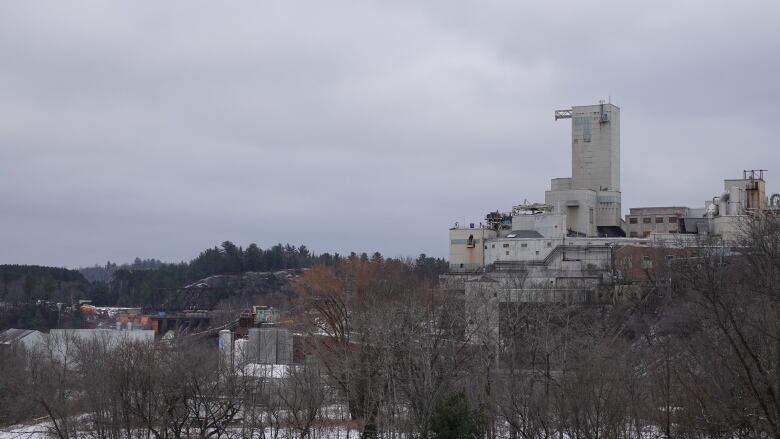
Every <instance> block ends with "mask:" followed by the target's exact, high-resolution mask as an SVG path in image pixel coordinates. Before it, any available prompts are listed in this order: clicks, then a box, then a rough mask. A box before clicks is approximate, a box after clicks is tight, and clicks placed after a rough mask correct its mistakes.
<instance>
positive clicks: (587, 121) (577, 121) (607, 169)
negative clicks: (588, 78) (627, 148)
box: [571, 104, 620, 191]
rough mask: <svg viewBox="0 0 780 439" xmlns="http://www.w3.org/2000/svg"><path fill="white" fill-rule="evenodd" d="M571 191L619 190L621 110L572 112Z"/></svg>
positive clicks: (593, 107)
mask: <svg viewBox="0 0 780 439" xmlns="http://www.w3.org/2000/svg"><path fill="white" fill-rule="evenodd" d="M571 180H572V181H571V185H572V189H590V190H594V191H619V190H620V108H618V107H617V106H615V105H612V104H599V105H585V106H580V107H572V109H571Z"/></svg>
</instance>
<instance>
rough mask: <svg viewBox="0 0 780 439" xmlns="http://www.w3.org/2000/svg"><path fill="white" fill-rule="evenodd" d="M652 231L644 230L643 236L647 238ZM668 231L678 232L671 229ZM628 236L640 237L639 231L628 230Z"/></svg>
mask: <svg viewBox="0 0 780 439" xmlns="http://www.w3.org/2000/svg"><path fill="white" fill-rule="evenodd" d="M651 233H652V231H651V230H645V231H644V232H642V238H647V237H648V236H650V234H651ZM668 233H677V230H669V232H668ZM628 237H629V238H639V233H637V232H628Z"/></svg>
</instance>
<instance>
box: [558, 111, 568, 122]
mask: <svg viewBox="0 0 780 439" xmlns="http://www.w3.org/2000/svg"><path fill="white" fill-rule="evenodd" d="M558 119H571V110H555V120H558Z"/></svg>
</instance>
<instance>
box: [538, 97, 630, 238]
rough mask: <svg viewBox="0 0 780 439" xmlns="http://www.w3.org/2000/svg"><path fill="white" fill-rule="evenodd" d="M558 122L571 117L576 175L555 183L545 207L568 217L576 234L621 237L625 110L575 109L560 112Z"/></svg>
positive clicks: (606, 106)
mask: <svg viewBox="0 0 780 439" xmlns="http://www.w3.org/2000/svg"><path fill="white" fill-rule="evenodd" d="M558 119H571V152H572V154H571V155H572V163H571V168H572V174H571V177H570V178H556V179H553V180H552V182H551V185H550V190H549V191H547V192H545V204H548V205H550V206H552V207H553V209H554V211H555V212H556V213H561V214H565V215H566V218H567V224H566V226H567V228H568V229H569V232H570V233H574V234H577V235H582V236H617V235H621V234H622V220H621V216H622V214H621V194H620V108H618V107H617V106H615V105H612V104H611V103H609V104H605V103H603V102H602V103H600V104H597V105H585V106H579V107H572V108H571V109H570V110H558V111H556V112H555V120H558Z"/></svg>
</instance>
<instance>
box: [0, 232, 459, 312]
mask: <svg viewBox="0 0 780 439" xmlns="http://www.w3.org/2000/svg"><path fill="white" fill-rule="evenodd" d="M355 258H357V259H361V260H365V261H368V260H384V259H385V257H384V256H383V255H382V254H381V253H379V252H374V253H372V254H371V255H369V254H368V253H360V254H358V253H355V252H351V253H350V254H349V255H341V254H339V253H338V252H336V253H329V252H325V253H322V254H314V253H312V252H311V251H310V250H309V249H308V248H307V247H306V246H305V245H299V246H294V245H291V244H289V243H288V244H284V245H283V244H276V245H273V246H271V247H269V248H267V249H262V248H260V247H259V246H258V245H257V244H255V243H252V244H250V245H249V246H247V247H246V248H243V247H242V246H237V245H236V244H234V243H233V242H231V241H224V242H223V243H222V244H220V245H219V246H214V247H212V248H208V249H205V250H203V251H201V252H200V253H199V254H198V255H197V256H196V257H194V258H193V259H191V260H190V261H188V262H174V263H170V262H162V261H160V260H159V259H154V258H151V259H141V258H136V259H135V260H134V261H133V262H132V263H125V264H117V263H114V262H110V261H109V262H107V263H106V264H105V265H104V266H99V265H95V266H93V267H83V268H80V269H78V270H72V269H67V268H61V267H45V266H38V265H0V283H1V285H0V301H3V302H9V303H15V304H34V303H36V302H37V301H49V302H63V303H71V302H73V301H74V300H77V299H88V300H92V302H93V304H94V305H96V306H142V307H145V306H151V305H152V304H153V303H155V300H153V299H154V296H155V294H157V292H158V290H160V289H175V288H181V287H183V286H186V285H188V284H190V283H193V282H195V281H198V280H201V279H204V278H207V277H209V276H213V275H219V274H240V273H246V272H274V271H280V270H286V269H301V268H309V267H311V266H313V265H326V266H328V265H334V264H338V263H339V261H342V260H346V259H355ZM388 260H392V258H388ZM399 260H401V261H403V262H404V263H407V264H409V265H413V266H415V267H416V268H415V269H416V270H417V272H419V273H421V274H422V275H423V276H425V277H427V278H430V279H434V278H436V277H437V276H438V275H439V274H440V273H443V272H445V271H446V270H447V268H448V264H447V261H446V260H445V259H443V258H433V257H428V256H427V255H425V254H424V253H423V254H420V255H419V256H418V257H417V258H416V259H412V258H405V259H399ZM28 314H29V313H28ZM31 319H32V317H31ZM43 320H46V319H43V318H37V319H32V320H31V321H36V322H40V321H43Z"/></svg>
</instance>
